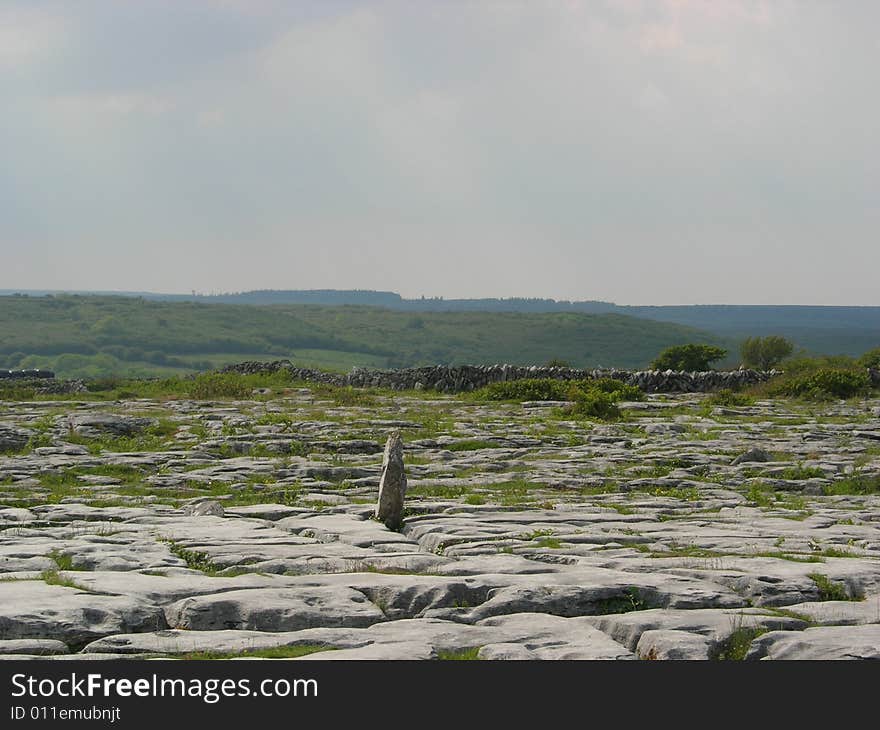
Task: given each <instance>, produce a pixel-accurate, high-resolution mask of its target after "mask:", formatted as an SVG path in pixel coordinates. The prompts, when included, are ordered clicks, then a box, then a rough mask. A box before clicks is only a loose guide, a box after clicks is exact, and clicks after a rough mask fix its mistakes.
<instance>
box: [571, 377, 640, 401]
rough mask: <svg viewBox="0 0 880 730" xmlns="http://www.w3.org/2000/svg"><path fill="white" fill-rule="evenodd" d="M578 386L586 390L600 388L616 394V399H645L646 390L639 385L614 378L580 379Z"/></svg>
mask: <svg viewBox="0 0 880 730" xmlns="http://www.w3.org/2000/svg"><path fill="white" fill-rule="evenodd" d="M576 382H577V384H578V386H579V387H580V388H581V389H582V390H584V391H589V390H598V391H599V392H601V393H608V394H610V395H614V396H615V400H645V393H644V391H643V390H642V389H641V388H639V386H637V385H627V384H626V383H624V382H623V381H622V380H615V379H614V378H596V379H595V380H578V381H576Z"/></svg>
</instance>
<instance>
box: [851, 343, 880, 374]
mask: <svg viewBox="0 0 880 730" xmlns="http://www.w3.org/2000/svg"><path fill="white" fill-rule="evenodd" d="M856 362H858V364H859V365H861V366H862V367H863V368H874V369H875V370H880V347H875V348H874V349H873V350H868V351H867V352H866V353H865V354H864V355H862V356H861V357H860V358H859V359H858V360H857V361H856Z"/></svg>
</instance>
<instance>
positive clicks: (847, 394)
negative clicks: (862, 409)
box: [771, 368, 871, 400]
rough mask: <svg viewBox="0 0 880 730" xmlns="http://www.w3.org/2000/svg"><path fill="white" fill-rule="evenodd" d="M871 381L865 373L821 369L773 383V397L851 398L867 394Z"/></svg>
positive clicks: (809, 398)
mask: <svg viewBox="0 0 880 730" xmlns="http://www.w3.org/2000/svg"><path fill="white" fill-rule="evenodd" d="M870 389H871V381H870V379H869V378H868V374H867V373H866V372H863V371H860V370H844V369H839V368H823V369H821V370H816V371H814V372H810V373H804V374H802V375H789V376H787V377H784V378H782V379H781V380H780V381H778V382H776V383H774V385H773V386H772V388H771V392H772V393H773V394H774V395H787V396H793V397H796V398H806V399H808V400H829V399H832V398H852V397H854V396H857V395H864V394H867V393H868V392H869V391H870Z"/></svg>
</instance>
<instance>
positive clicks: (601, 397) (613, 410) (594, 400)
mask: <svg viewBox="0 0 880 730" xmlns="http://www.w3.org/2000/svg"><path fill="white" fill-rule="evenodd" d="M565 413H566V415H570V416H575V417H584V418H598V419H601V420H603V421H613V420H615V419H617V418H620V409H619V408H618V407H617V405H615V398H614V396H613V395H611V394H609V393H603V392H601V391H599V390H593V391H588V392H586V393H581V394H579V395H578V397H577V398H576V399H575V401H574V403H573V404H572V405H570V406H567V407H566V409H565Z"/></svg>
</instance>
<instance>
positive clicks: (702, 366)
mask: <svg viewBox="0 0 880 730" xmlns="http://www.w3.org/2000/svg"><path fill="white" fill-rule="evenodd" d="M726 354H727V350H725V349H723V348H721V347H715V346H714V345H694V344H689V345H675V346H674V347H667V348H666V349H665V350H663V352H661V353H660V355H658V356H657V359H656V360H654V362H652V363H651V367H652V368H654V369H655V370H685V371H688V372H694V371H696V372H701V371H705V370H711V369H712V368H711V363H713V362H715V361H716V360H720V359H721V358H723V357H724V356H725V355H726Z"/></svg>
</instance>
